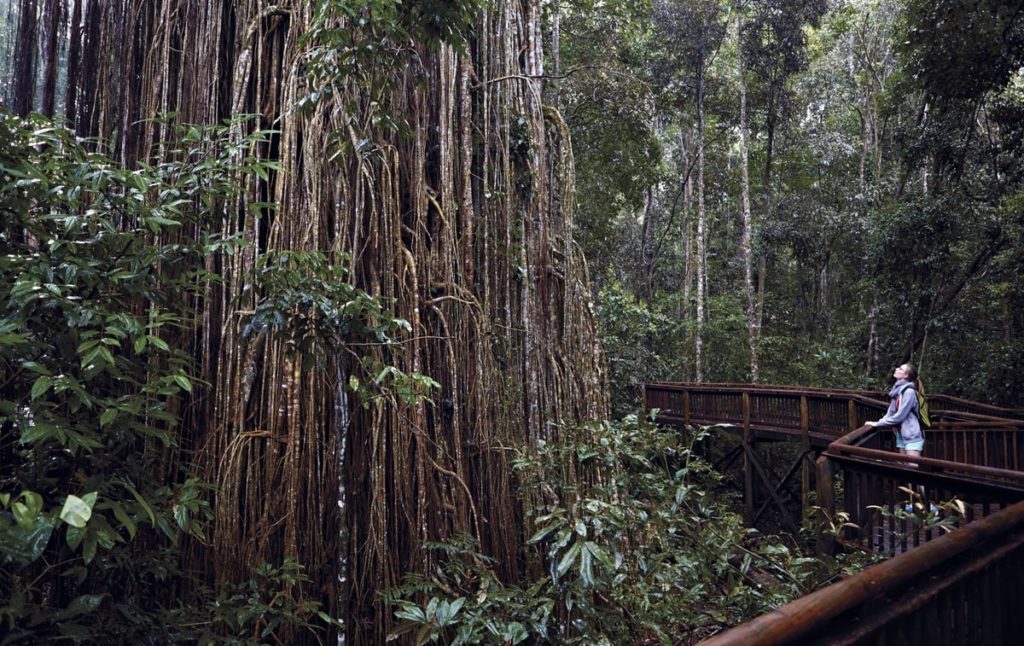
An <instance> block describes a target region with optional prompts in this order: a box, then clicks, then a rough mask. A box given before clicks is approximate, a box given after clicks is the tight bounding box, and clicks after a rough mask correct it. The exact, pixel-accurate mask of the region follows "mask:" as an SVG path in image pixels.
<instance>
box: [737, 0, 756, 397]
mask: <svg viewBox="0 0 1024 646" xmlns="http://www.w3.org/2000/svg"><path fill="white" fill-rule="evenodd" d="M742 27H743V24H742V20H741V18H740V15H739V12H737V14H736V38H737V41H738V40H739V38H740V34H741V33H742ZM737 44H738V42H737ZM736 49H737V55H736V63H737V75H736V76H737V84H738V87H739V91H740V194H741V202H742V205H743V238H742V240H741V243H740V247H741V249H742V253H743V277H744V284H745V285H746V292H747V334H748V340H749V342H750V380H751V382H752V383H755V384H756V383H757V382H758V361H757V346H758V337H759V329H758V320H757V294H756V292H755V288H754V262H753V260H754V259H753V255H754V252H753V234H754V224H753V218H752V216H751V213H750V161H749V157H750V141H749V137H750V131H749V128H748V126H747V82H746V69H745V66H744V64H743V51H742V48H741V47H739V46H737V48H736Z"/></svg>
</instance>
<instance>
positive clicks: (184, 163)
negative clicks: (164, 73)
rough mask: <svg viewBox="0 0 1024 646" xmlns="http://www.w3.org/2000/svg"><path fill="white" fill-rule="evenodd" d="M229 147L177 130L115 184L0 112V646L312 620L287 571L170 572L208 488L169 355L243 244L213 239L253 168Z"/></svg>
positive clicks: (256, 169) (207, 513)
mask: <svg viewBox="0 0 1024 646" xmlns="http://www.w3.org/2000/svg"><path fill="white" fill-rule="evenodd" d="M238 131H239V129H238V128H236V127H235V124H227V125H224V126H210V127H191V128H184V129H182V130H181V131H179V132H177V133H176V138H175V140H174V142H172V143H168V144H167V145H166V146H164V147H162V148H160V149H161V150H163V151H164V152H163V153H162V154H161V156H160V157H159V158H156V159H150V160H148V161H147V163H142V164H139V166H138V167H137V168H136V169H127V168H124V167H122V166H120V165H119V164H117V163H115V162H114V161H113V160H111V159H110V158H109V157H107V156H106V155H104V154H103V153H101V152H96V151H97V150H99V149H100V148H102V143H100V142H83V141H81V140H78V139H77V138H75V136H74V135H73V134H72V133H71V132H69V131H68V130H66V129H63V128H60V127H57V126H54V125H52V124H50V123H48V122H46V121H45V120H43V119H41V118H38V117H33V118H31V119H28V120H25V119H21V118H18V117H15V116H13V115H11V114H9V113H5V112H0V643H3V644H9V643H42V642H44V641H47V642H48V641H52V640H58V639H65V640H69V641H73V642H83V641H84V642H92V641H97V640H100V639H112V640H113V641H114V642H117V643H145V642H148V641H150V640H153V639H159V640H168V639H169V640H180V641H188V642H195V641H199V642H202V643H212V642H214V641H218V640H220V639H221V638H223V639H226V640H229V641H233V642H234V643H243V642H244V643H260V642H264V641H273V635H274V633H275V631H276V630H277V628H278V626H280V625H281V624H284V623H290V624H294V625H300V626H304V625H308V624H309V623H310V622H319V624H320V625H321V626H323V625H324V624H325V623H329V620H330V618H324V617H321V616H320V615H319V614H317V613H318V610H319V604H318V603H314V604H308V603H302V602H300V601H299V600H297V599H296V598H294V597H293V596H292V589H293V587H294V585H295V584H296V583H297V582H299V581H300V575H301V568H300V566H298V565H297V564H287V563H286V564H283V565H281V566H279V567H273V566H270V565H266V566H261V567H260V568H257V569H256V570H254V571H253V573H252V580H251V581H249V582H245V583H243V584H242V585H243V586H244V587H245V590H246V591H247V592H246V593H245V594H242V593H240V592H239V591H238V590H236V589H229V588H228V587H223V586H222V587H220V588H218V589H207V588H204V587H203V586H202V585H201V584H199V582H196V581H193V580H192V578H191V576H190V574H189V572H188V571H187V570H186V567H185V566H186V565H187V562H188V558H187V556H188V553H189V552H190V551H191V552H192V553H195V551H196V549H197V546H200V545H201V544H203V543H205V542H206V541H207V540H208V534H209V527H210V520H211V518H212V510H211V505H210V499H211V495H212V491H211V487H210V485H209V484H208V483H206V482H204V481H203V480H202V479H201V478H199V477H196V471H195V469H193V468H192V467H191V466H190V464H189V456H190V454H189V452H188V449H189V446H188V443H187V440H188V438H187V436H186V433H185V431H184V430H183V427H184V425H183V424H182V421H183V419H184V418H185V417H186V416H187V415H188V414H189V406H190V405H191V404H192V397H193V396H194V394H195V393H196V392H197V389H198V387H199V386H201V384H199V382H198V381H197V379H196V377H195V373H196V370H195V366H194V365H193V360H192V355H191V354H190V353H189V352H188V348H186V347H182V346H183V345H184V344H183V342H182V340H183V339H185V338H187V333H188V332H190V331H191V330H193V329H194V328H195V326H196V325H197V324H198V323H197V321H198V320H199V318H198V315H197V304H200V303H202V299H203V296H204V294H205V293H206V290H207V289H208V288H209V286H210V285H211V284H215V283H217V282H218V281H219V277H218V276H217V275H216V274H215V273H213V272H212V271H210V268H211V267H216V266H217V262H216V261H218V259H223V258H224V257H226V256H230V255H231V254H233V253H236V252H237V249H238V248H239V246H240V245H241V244H242V242H241V241H240V240H239V239H237V238H234V237H231V236H225V235H222V234H220V233H218V229H217V227H216V224H217V222H219V220H220V218H222V217H227V216H228V215H229V214H228V213H226V211H230V207H227V206H224V205H228V204H233V203H234V202H233V200H232V198H233V196H234V195H235V191H236V188H235V187H236V186H239V185H242V183H243V182H242V178H244V177H246V176H249V175H253V174H256V175H265V174H266V172H267V168H266V165H267V164H268V163H269V162H261V161H260V160H258V159H257V158H255V157H254V156H252V154H251V151H252V150H253V148H254V147H255V146H256V145H258V144H260V143H261V142H263V141H265V139H266V137H267V136H268V135H267V133H265V132H262V131H257V132H256V133H254V134H252V135H250V136H246V137H241V136H239V135H237V134H236V133H237V132H238ZM199 549H201V548H199ZM253 586H255V587H253ZM260 600H263V601H260ZM212 636H218V637H217V638H216V639H214V637H212Z"/></svg>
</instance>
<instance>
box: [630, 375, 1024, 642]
mask: <svg viewBox="0 0 1024 646" xmlns="http://www.w3.org/2000/svg"><path fill="white" fill-rule="evenodd" d="M645 403H646V405H647V407H648V408H649V409H650V408H658V409H660V412H659V419H660V420H662V421H665V422H669V423H677V424H678V423H682V424H725V425H727V426H731V427H734V430H741V431H742V433H743V442H742V447H743V451H744V452H745V456H747V457H745V460H748V458H751V459H750V460H748V462H747V463H746V464H745V469H744V470H745V473H746V475H745V479H746V483H745V488H746V492H745V493H746V495H747V499H748V505H749V504H750V500H751V499H752V495H751V477H752V476H751V470H752V469H751V465H752V466H754V467H757V461H756V459H752V458H756V455H755V454H754V453H753V451H752V450H751V447H752V445H753V444H754V443H755V441H756V440H757V439H758V438H764V439H773V440H776V439H790V440H796V441H800V442H802V443H803V446H804V448H805V452H804V453H803V454H802V455H806V453H807V451H808V450H809V447H817V448H820V449H821V454H820V457H819V458H818V460H817V462H816V469H815V475H816V478H815V480H816V483H815V485H816V494H817V507H818V509H817V511H818V512H819V518H820V519H821V521H822V527H823V528H824V527H835V526H837V525H838V524H840V519H841V517H842V515H843V514H847V515H848V516H849V519H850V521H851V522H852V524H850V525H847V526H845V527H842V528H841V529H840V530H839V532H838V534H836V533H834V532H827V531H823V532H822V533H821V538H820V539H819V549H820V550H822V551H828V552H831V551H832V550H834V549H835V548H836V547H837V544H836V539H838V543H839V544H840V545H841V546H842V547H843V548H844V549H859V550H867V551H872V552H876V553H884V554H887V555H889V556H891V557H892V558H890V559H888V560H886V561H884V562H883V563H880V564H878V565H875V566H873V567H871V568H868V569H866V570H864V571H862V572H860V573H858V574H857V575H854V576H852V577H850V578H848V579H845V580H843V581H841V582H839V583H836V584H833V585H831V586H829V587H827V588H824V589H822V590H819V591H817V592H815V593H813V594H811V595H808V596H806V597H803V598H801V599H798V600H796V601H794V602H792V603H790V604H789V605H787V606H784V607H783V608H780V609H778V610H776V611H774V612H772V613H769V614H767V615H763V616H761V617H758V618H757V619H755V620H753V621H750V622H748V623H746V624H742V625H740V626H737V627H736V628H733V629H731V630H729V631H727V632H725V633H723V634H721V635H719V636H717V637H715V638H713V639H711V640H709V641H708V642H706V643H708V644H737V645H739V644H743V645H747V644H779V643H800V644H804V643H812V644H813V643H829V644H833V643H865V642H866V643H929V644H931V643H979V644H988V643H993V644H996V643H1000V644H1001V643H1016V642H1018V641H1019V638H1020V636H1021V635H1022V634H1024V613H1021V612H1018V611H1017V610H1016V600H1017V599H1018V598H1020V595H1021V593H1022V592H1024V576H1022V575H1024V472H1022V471H1021V470H1022V468H1024V421H1020V420H1021V419H1024V411H1021V410H1018V409H1006V408H999V407H995V406H988V405H984V404H977V403H975V402H970V401H967V400H963V399H959V398H956V397H949V396H945V395H929V405H930V408H931V411H932V420H933V422H934V423H935V424H936V428H932V429H930V430H928V431H927V433H926V436H927V442H926V448H925V455H924V456H920V457H910V456H905V455H901V454H899V453H897V452H896V450H895V446H894V445H895V439H894V433H893V430H892V429H890V428H881V427H879V428H875V427H869V426H866V425H865V422H866V421H867V420H872V419H878V418H879V417H881V416H882V414H883V413H884V410H885V408H886V405H887V402H886V397H885V395H884V394H882V393H868V392H863V391H852V390H821V389H803V388H795V387H786V386H782V387H780V386H750V385H739V384H672V383H657V384H648V385H647V386H645ZM800 460H801V461H802V462H806V461H805V460H803V458H801V459H800ZM795 466H796V464H794V467H795ZM791 471H792V469H791ZM787 477H788V476H787ZM783 484H784V482H783V483H780V485H779V486H782V485H783ZM806 484H807V474H806V469H805V477H804V485H805V487H806ZM773 495H774V494H773ZM907 505H910V507H909V508H907Z"/></svg>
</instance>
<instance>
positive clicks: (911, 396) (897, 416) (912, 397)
mask: <svg viewBox="0 0 1024 646" xmlns="http://www.w3.org/2000/svg"><path fill="white" fill-rule="evenodd" d="M916 403H917V391H916V390H914V387H913V386H908V387H907V388H904V389H903V392H901V393H900V407H899V408H897V409H896V411H895V412H893V413H891V414H887V415H886V416H885V417H883V418H882V419H880V420H878V421H877V422H872V423H870V426H897V425H899V424H902V423H903V420H905V419H907V417H909V416H910V414H911V413H912V412H913V411H914V404H916Z"/></svg>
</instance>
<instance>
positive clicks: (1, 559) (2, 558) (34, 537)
mask: <svg viewBox="0 0 1024 646" xmlns="http://www.w3.org/2000/svg"><path fill="white" fill-rule="evenodd" d="M53 528H54V522H53V520H52V519H51V518H49V517H47V516H38V517H37V518H36V519H35V522H34V523H33V524H32V525H31V526H29V527H22V526H21V525H10V524H8V523H0V544H2V545H3V549H2V550H0V563H3V564H4V565H8V564H11V565H15V566H17V567H25V566H26V565H29V564H30V563H32V562H33V561H35V560H36V559H38V558H39V557H40V556H42V555H43V552H44V551H45V550H46V546H47V544H48V543H49V542H50V536H51V535H52V534H53Z"/></svg>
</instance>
